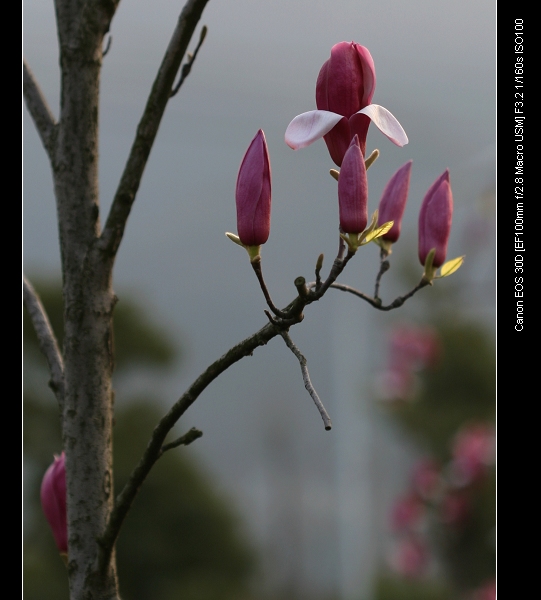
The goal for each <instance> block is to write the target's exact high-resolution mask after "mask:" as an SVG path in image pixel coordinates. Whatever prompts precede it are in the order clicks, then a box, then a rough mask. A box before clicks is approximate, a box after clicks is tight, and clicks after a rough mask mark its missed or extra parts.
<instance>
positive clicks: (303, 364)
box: [280, 331, 332, 431]
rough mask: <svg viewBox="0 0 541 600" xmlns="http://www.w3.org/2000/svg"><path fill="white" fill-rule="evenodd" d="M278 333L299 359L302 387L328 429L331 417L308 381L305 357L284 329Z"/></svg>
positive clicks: (327, 429)
mask: <svg viewBox="0 0 541 600" xmlns="http://www.w3.org/2000/svg"><path fill="white" fill-rule="evenodd" d="M280 335H281V336H282V337H283V338H284V342H285V343H286V346H287V347H288V348H289V349H290V350H291V352H293V354H294V355H295V356H296V357H297V360H298V361H299V364H300V366H301V372H302V380H303V381H304V387H305V388H306V389H307V391H308V393H309V394H310V396H311V397H312V400H313V401H314V404H315V405H316V406H317V409H318V410H319V414H320V415H321V418H322V419H323V424H324V425H325V429H326V431H329V430H330V429H331V428H332V423H331V418H330V417H329V414H328V413H327V411H326V410H325V407H324V406H323V403H322V402H321V400H320V399H319V396H318V395H317V392H316V390H315V388H314V386H313V385H312V382H311V381H310V374H309V373H308V367H307V366H306V358H305V357H304V356H303V355H302V354H301V352H300V350H299V349H298V348H297V346H295V344H294V343H293V340H292V339H291V338H290V337H289V334H288V333H287V332H286V331H280Z"/></svg>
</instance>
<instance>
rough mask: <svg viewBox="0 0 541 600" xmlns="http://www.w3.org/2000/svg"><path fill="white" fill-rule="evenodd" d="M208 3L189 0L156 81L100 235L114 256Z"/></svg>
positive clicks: (109, 252) (107, 249)
mask: <svg viewBox="0 0 541 600" xmlns="http://www.w3.org/2000/svg"><path fill="white" fill-rule="evenodd" d="M207 2H208V0H188V2H186V4H185V6H184V8H183V9H182V12H181V13H180V16H179V19H178V23H177V26H176V28H175V31H174V32H173V35H172V37H171V40H170V42H169V46H168V47H167V50H166V52H165V55H164V57H163V60H162V64H161V65H160V69H159V71H158V74H157V75H156V79H155V80H154V84H153V86H152V90H151V91H150V94H149V97H148V100H147V104H146V107H145V110H144V112H143V116H142V117H141V120H140V122H139V125H138V127H137V133H136V135H135V140H134V142H133V144H132V148H131V152H130V156H129V158H128V161H127V162H126V166H125V167H124V172H123V173H122V177H121V179H120V183H119V185H118V189H117V191H116V194H115V197H114V199H113V203H112V206H111V210H110V212H109V215H108V217H107V221H106V224H105V227H104V230H103V232H102V235H101V238H100V243H99V247H100V249H102V250H105V251H106V252H107V253H108V254H109V255H110V256H114V255H115V254H116V252H117V250H118V247H119V245H120V242H121V240H122V236H123V234H124V229H125V227H126V222H127V219H128V216H129V214H130V211H131V207H132V205H133V202H134V200H135V195H136V193H137V190H138V189H139V184H140V182H141V177H142V176H143V171H144V169H145V166H146V163H147V160H148V157H149V155H150V150H151V149H152V145H153V144H154V140H155V138H156V135H157V133H158V128H159V126H160V123H161V120H162V116H163V113H164V111H165V107H166V106H167V102H168V100H169V98H170V96H171V89H172V88H173V84H174V81H175V77H176V75H177V72H178V70H179V67H180V63H181V62H182V58H183V57H184V54H185V53H186V49H187V47H188V44H189V43H190V40H191V38H192V35H193V32H194V30H195V27H196V25H197V23H198V21H199V19H200V17H201V14H202V12H203V9H204V8H205V6H206V4H207Z"/></svg>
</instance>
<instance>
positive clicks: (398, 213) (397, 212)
mask: <svg viewBox="0 0 541 600" xmlns="http://www.w3.org/2000/svg"><path fill="white" fill-rule="evenodd" d="M411 163H412V161H411V160H410V161H408V162H407V163H406V164H405V165H403V166H402V167H400V169H398V171H397V172H396V173H395V174H394V175H393V176H392V177H391V179H389V181H388V182H387V185H386V186H385V189H384V190H383V194H382V196H381V200H380V201H379V215H378V225H383V224H384V223H387V222H388V221H394V224H393V226H392V227H391V229H389V231H388V232H387V233H385V234H384V235H382V236H381V239H383V240H387V241H388V242H396V241H397V240H398V236H399V235H400V226H401V224H402V216H403V214H404V209H405V208H406V200H407V199H408V191H409V186H410V175H411Z"/></svg>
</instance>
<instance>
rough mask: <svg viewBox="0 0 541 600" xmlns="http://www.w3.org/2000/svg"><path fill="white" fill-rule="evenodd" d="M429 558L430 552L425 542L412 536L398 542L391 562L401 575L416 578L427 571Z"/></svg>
mask: <svg viewBox="0 0 541 600" xmlns="http://www.w3.org/2000/svg"><path fill="white" fill-rule="evenodd" d="M429 559H430V553H429V551H428V547H427V545H426V544H425V542H424V541H423V540H422V539H420V538H417V537H413V536H410V537H407V538H404V539H402V540H400V541H399V542H398V543H397V544H396V546H395V548H394V550H393V552H392V554H391V557H390V564H391V567H392V568H393V570H394V571H396V572H397V573H399V574H400V575H402V576H404V577H409V578H415V577H420V576H422V575H424V574H425V573H426V570H427V567H428V564H429Z"/></svg>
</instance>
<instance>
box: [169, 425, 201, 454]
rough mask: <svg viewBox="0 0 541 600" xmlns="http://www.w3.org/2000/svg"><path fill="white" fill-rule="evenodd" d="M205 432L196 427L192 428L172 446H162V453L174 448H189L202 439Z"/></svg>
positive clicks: (172, 443) (171, 444)
mask: <svg viewBox="0 0 541 600" xmlns="http://www.w3.org/2000/svg"><path fill="white" fill-rule="evenodd" d="M202 435H203V432H202V431H199V429H196V428H195V427H192V428H191V429H190V431H187V432H186V433H185V434H184V435H182V436H180V437H179V438H178V439H176V440H175V441H174V442H171V443H170V444H164V445H163V446H162V451H161V453H162V454H163V453H164V452H167V451H168V450H172V449H173V448H178V447H179V446H189V445H190V444H191V443H192V442H195V440H197V439H199V438H200V437H202Z"/></svg>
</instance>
